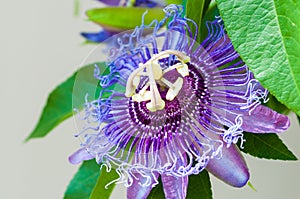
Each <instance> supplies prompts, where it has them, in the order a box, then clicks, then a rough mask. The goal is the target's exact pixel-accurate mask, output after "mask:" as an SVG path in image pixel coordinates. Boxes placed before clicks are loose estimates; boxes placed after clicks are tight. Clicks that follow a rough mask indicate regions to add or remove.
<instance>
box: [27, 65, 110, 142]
mask: <svg viewBox="0 0 300 199" xmlns="http://www.w3.org/2000/svg"><path fill="white" fill-rule="evenodd" d="M98 66H99V67H100V70H102V71H104V70H106V65H105V64H104V63H98ZM94 68H95V64H90V65H87V66H84V67H82V68H81V69H79V70H78V71H76V72H75V73H74V74H73V75H72V76H71V77H70V78H68V79H67V80H66V81H65V82H63V83H62V84H60V85H59V86H58V87H56V88H55V89H54V90H53V91H52V92H51V93H50V95H49V97H48V99H47V103H46V105H45V107H44V109H43V112H42V115H41V117H40V119H39V122H38V123H37V125H36V127H35V129H34V130H33V131H32V133H31V134H30V135H29V136H28V137H27V138H26V140H25V141H28V140H30V139H32V138H41V137H44V136H46V135H47V134H48V133H49V132H50V131H51V130H52V129H53V128H54V127H56V126H57V125H59V124H60V123H61V122H63V121H64V120H66V119H67V118H69V117H71V116H72V115H73V107H78V108H80V106H81V105H82V104H83V102H84V97H85V95H86V93H89V96H95V93H96V90H97V89H98V90H99V87H97V85H98V80H97V79H95V78H93V74H94ZM74 87H76V88H78V89H74V90H73V88H74ZM72 103H73V105H74V106H72Z"/></svg>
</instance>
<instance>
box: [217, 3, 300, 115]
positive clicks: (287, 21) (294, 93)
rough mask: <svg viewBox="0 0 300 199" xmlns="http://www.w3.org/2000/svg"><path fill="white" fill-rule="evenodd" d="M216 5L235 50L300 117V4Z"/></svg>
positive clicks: (267, 86)
mask: <svg viewBox="0 0 300 199" xmlns="http://www.w3.org/2000/svg"><path fill="white" fill-rule="evenodd" d="M217 3H218V8H219V10H220V13H221V16H222V18H223V20H224V23H225V26H226V30H227V32H228V35H229V37H230V39H231V40H232V43H233V45H234V47H235V49H236V50H237V51H238V53H239V54H240V55H241V57H242V59H243V60H244V61H245V62H246V64H247V65H248V67H249V68H250V70H251V71H252V72H253V73H254V75H255V77H256V78H257V79H258V80H259V81H260V82H261V83H262V85H263V86H264V87H266V88H267V89H268V90H269V91H270V92H271V93H272V94H273V95H274V96H275V97H276V98H277V99H278V100H279V101H280V102H281V103H283V104H285V105H286V106H287V107H288V108H289V109H291V110H293V111H294V112H296V113H297V114H298V115H300V75H299V74H300V67H299V63H300V57H299V54H300V34H299V32H300V20H299V16H300V1H291V0H287V1H285V0H269V1H264V0H249V1H243V0H217Z"/></svg>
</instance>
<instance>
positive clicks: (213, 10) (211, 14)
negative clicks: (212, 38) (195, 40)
mask: <svg viewBox="0 0 300 199" xmlns="http://www.w3.org/2000/svg"><path fill="white" fill-rule="evenodd" d="M217 16H220V13H219V10H218V8H217V4H216V3H215V2H213V3H211V4H210V6H209V7H208V9H207V10H206V12H205V14H204V16H203V19H202V23H201V32H200V42H202V41H203V40H204V39H205V38H206V37H207V35H208V31H207V27H206V23H207V22H208V21H214V20H216V17H217Z"/></svg>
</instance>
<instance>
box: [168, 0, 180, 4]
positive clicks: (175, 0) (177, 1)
mask: <svg viewBox="0 0 300 199" xmlns="http://www.w3.org/2000/svg"><path fill="white" fill-rule="evenodd" d="M182 1H183V0H166V1H165V2H166V3H167V4H177V5H179V4H182Z"/></svg>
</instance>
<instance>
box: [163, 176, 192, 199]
mask: <svg viewBox="0 0 300 199" xmlns="http://www.w3.org/2000/svg"><path fill="white" fill-rule="evenodd" d="M161 181H162V183H163V187H164V193H165V197H166V198H176V199H184V198H185V197H186V192H187V187H188V176H184V177H175V176H172V175H166V174H162V175H161Z"/></svg>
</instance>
